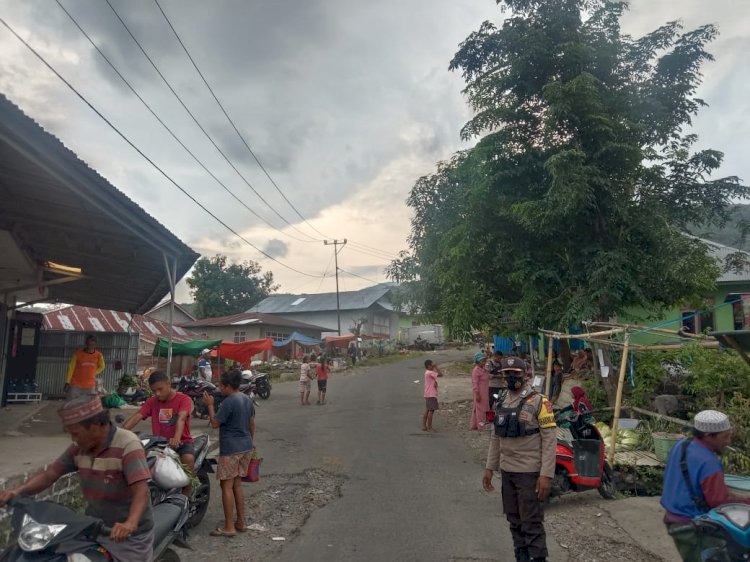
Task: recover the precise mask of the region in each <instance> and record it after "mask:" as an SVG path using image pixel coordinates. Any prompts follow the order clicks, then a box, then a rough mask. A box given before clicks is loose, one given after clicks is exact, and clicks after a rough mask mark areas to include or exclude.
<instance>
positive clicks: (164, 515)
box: [153, 497, 187, 546]
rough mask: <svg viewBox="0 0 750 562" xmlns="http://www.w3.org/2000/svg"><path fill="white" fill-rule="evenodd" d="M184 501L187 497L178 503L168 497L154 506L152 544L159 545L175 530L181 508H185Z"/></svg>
mask: <svg viewBox="0 0 750 562" xmlns="http://www.w3.org/2000/svg"><path fill="white" fill-rule="evenodd" d="M186 502H187V498H185V500H184V501H183V503H182V504H180V503H179V502H177V501H175V500H173V498H171V497H170V498H169V499H167V500H166V501H163V502H162V503H159V504H156V505H155V506H154V508H153V517H154V546H156V545H159V544H160V543H161V542H162V541H164V539H166V538H167V537H169V535H170V533H171V532H172V531H174V530H175V527H176V526H177V524H178V522H179V521H180V517H181V516H182V513H183V510H186V509H187V504H186Z"/></svg>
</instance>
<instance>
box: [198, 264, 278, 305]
mask: <svg viewBox="0 0 750 562" xmlns="http://www.w3.org/2000/svg"><path fill="white" fill-rule="evenodd" d="M187 284H188V287H190V294H191V295H192V296H193V298H194V299H195V313H196V316H198V318H212V317H217V316H226V315H229V314H238V313H240V312H245V311H246V310H248V309H250V308H252V307H253V306H255V305H256V304H258V303H259V302H260V301H261V300H263V299H264V298H266V297H267V296H268V295H269V294H271V293H272V292H273V291H275V290H276V289H277V288H278V285H275V284H274V282H273V273H271V272H270V271H267V272H265V273H261V267H260V265H259V264H258V263H257V262H254V261H245V262H242V263H229V261H228V260H227V257H226V256H223V255H221V254H217V255H216V256H214V257H212V258H207V257H202V258H200V259H199V260H198V261H197V262H196V263H195V266H194V267H193V271H192V273H191V274H190V277H188V278H187Z"/></svg>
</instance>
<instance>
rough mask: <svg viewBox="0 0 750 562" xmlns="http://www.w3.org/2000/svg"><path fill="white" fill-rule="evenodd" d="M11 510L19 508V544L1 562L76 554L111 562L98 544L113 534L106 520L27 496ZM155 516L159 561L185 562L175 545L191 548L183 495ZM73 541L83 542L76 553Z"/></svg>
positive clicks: (54, 560) (48, 561) (43, 561)
mask: <svg viewBox="0 0 750 562" xmlns="http://www.w3.org/2000/svg"><path fill="white" fill-rule="evenodd" d="M8 505H9V506H10V507H12V508H13V517H12V520H11V525H12V530H13V536H14V537H16V540H15V544H13V543H11V544H10V545H9V546H8V547H7V548H6V549H5V550H4V551H3V553H2V555H0V562H66V561H67V560H70V557H69V555H71V554H81V555H83V556H85V557H86V559H87V560H89V561H90V562H107V561H109V560H111V558H110V557H109V556H108V554H107V553H106V552H102V550H103V549H102V547H101V546H100V544H99V543H98V542H97V541H98V538H99V537H101V536H102V535H105V536H106V535H109V533H110V532H111V531H112V529H111V528H109V527H107V526H106V525H105V524H104V521H102V520H101V519H96V518H94V517H89V516H88V515H81V514H80V513H76V512H75V511H73V510H72V509H69V508H67V507H65V506H63V505H60V504H59V503H55V502H51V501H37V500H34V499H32V498H30V497H24V496H18V497H16V498H14V499H12V500H11V501H10V502H9V503H8ZM153 517H154V555H153V558H154V560H156V561H157V562H161V561H166V560H169V561H170V562H179V559H180V557H179V555H178V554H177V553H176V552H175V551H174V550H172V549H170V548H169V546H170V545H172V544H173V543H174V544H175V545H177V546H183V547H187V543H186V542H185V540H186V538H187V531H186V530H185V522H186V521H187V517H188V504H187V498H186V497H185V496H183V495H181V494H178V495H173V496H169V497H167V498H165V499H164V501H162V502H161V503H159V504H157V505H155V506H154V508H153ZM71 541H75V542H76V543H79V542H80V547H74V548H73V550H72V551H71V545H70V543H71Z"/></svg>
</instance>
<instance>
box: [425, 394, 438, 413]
mask: <svg viewBox="0 0 750 562" xmlns="http://www.w3.org/2000/svg"><path fill="white" fill-rule="evenodd" d="M424 407H425V409H426V410H427V411H429V412H434V411H435V410H439V409H440V406H439V405H438V399H437V398H434V397H433V398H425V399H424Z"/></svg>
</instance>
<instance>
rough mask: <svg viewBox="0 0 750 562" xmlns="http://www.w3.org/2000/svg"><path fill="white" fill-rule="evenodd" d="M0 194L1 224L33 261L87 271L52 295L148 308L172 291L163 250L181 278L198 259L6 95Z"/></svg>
mask: <svg viewBox="0 0 750 562" xmlns="http://www.w3.org/2000/svg"><path fill="white" fill-rule="evenodd" d="M0 199H1V200H2V201H3V204H2V206H0V230H4V231H8V232H11V233H12V235H13V237H14V238H15V240H16V243H17V244H18V246H19V247H21V248H23V249H24V253H25V254H26V255H27V257H28V259H29V260H30V263H33V264H35V266H36V267H39V266H40V265H41V264H43V263H45V262H48V261H50V262H55V263H59V264H64V265H68V266H72V267H78V268H81V270H82V273H83V275H84V278H83V279H80V280H77V281H75V282H70V283H63V284H57V285H50V286H49V287H48V290H49V293H48V294H49V298H50V300H56V301H58V302H64V303H71V304H79V305H84V306H93V307H100V308H105V309H110V308H111V309H117V310H127V311H131V312H137V313H141V312H145V311H146V310H149V309H150V308H151V307H153V306H154V305H156V304H157V303H158V302H159V301H160V300H161V299H162V298H163V296H164V295H165V294H167V293H168V292H169V278H168V275H167V272H166V270H165V267H164V257H163V256H164V255H165V254H166V255H167V256H169V257H171V258H174V259H176V260H177V278H178V279H179V278H181V277H182V276H183V275H184V274H185V273H186V272H187V271H188V269H189V268H190V267H191V266H192V264H193V263H194V262H195V260H196V259H198V254H196V253H195V252H193V250H191V249H190V248H189V247H188V246H186V245H185V244H184V243H183V242H181V241H180V240H179V239H178V238H177V237H176V236H175V235H174V234H172V233H171V232H170V231H169V230H167V229H166V228H165V227H164V226H162V225H161V224H160V223H159V222H158V221H157V220H156V219H154V218H153V217H151V216H150V215H149V214H148V213H146V212H145V211H144V210H143V209H141V208H140V207H139V206H138V205H136V204H135V203H134V202H133V201H132V200H130V199H129V198H128V197H127V196H125V195H124V194H123V193H122V192H120V191H118V190H117V189H116V188H115V187H114V186H113V185H112V184H110V183H109V182H108V181H107V180H106V179H104V178H103V177H102V176H100V175H99V174H98V173H97V172H96V171H94V170H92V169H91V168H90V167H89V166H88V165H87V164H86V163H85V162H83V161H82V160H80V159H79V158H78V157H77V156H76V155H75V154H74V153H73V152H72V151H71V150H69V149H68V148H66V147H65V146H64V145H63V143H62V142H61V141H60V140H58V139H57V138H56V137H54V136H53V135H52V134H50V133H48V132H47V131H45V130H44V129H43V128H42V127H41V126H40V125H39V124H38V123H36V122H35V121H34V120H33V119H31V118H30V117H28V116H27V115H25V114H24V113H23V112H22V111H21V110H20V109H19V108H18V107H17V106H16V105H14V104H13V103H11V102H10V101H9V100H8V99H7V98H5V97H4V96H2V95H0ZM10 288H14V289H15V287H10ZM6 292H7V291H6Z"/></svg>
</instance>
